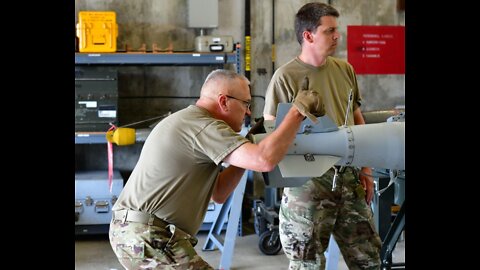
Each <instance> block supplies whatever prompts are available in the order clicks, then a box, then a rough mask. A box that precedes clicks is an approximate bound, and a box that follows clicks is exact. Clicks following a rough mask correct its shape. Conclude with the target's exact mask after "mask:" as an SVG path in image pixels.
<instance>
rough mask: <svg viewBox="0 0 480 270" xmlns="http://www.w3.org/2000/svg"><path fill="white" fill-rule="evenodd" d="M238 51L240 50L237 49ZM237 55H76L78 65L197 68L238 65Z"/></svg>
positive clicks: (233, 53)
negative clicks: (196, 66)
mask: <svg viewBox="0 0 480 270" xmlns="http://www.w3.org/2000/svg"><path fill="white" fill-rule="evenodd" d="M237 50H238V49H237ZM237 58H238V56H237V53H235V52H232V53H75V64H76V65H165V66H195V65H201V66H205V65H224V64H236V63H237Z"/></svg>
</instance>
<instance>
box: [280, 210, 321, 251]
mask: <svg viewBox="0 0 480 270" xmlns="http://www.w3.org/2000/svg"><path fill="white" fill-rule="evenodd" d="M280 213H281V214H280V226H279V231H280V241H281V243H282V247H283V251H284V253H285V255H286V256H287V258H289V259H290V260H298V259H300V260H315V254H316V246H315V241H314V240H313V228H314V225H313V222H312V221H311V220H308V219H306V218H304V217H302V216H292V213H290V214H289V215H288V216H286V215H284V214H282V211H280Z"/></svg>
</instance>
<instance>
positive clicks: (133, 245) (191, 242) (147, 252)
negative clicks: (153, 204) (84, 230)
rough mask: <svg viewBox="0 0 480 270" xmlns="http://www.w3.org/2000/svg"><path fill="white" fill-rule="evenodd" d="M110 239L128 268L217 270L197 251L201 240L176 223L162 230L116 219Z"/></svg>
mask: <svg viewBox="0 0 480 270" xmlns="http://www.w3.org/2000/svg"><path fill="white" fill-rule="evenodd" d="M109 237H110V244H111V246H112V249H113V251H114V252H115V255H117V257H118V260H119V261H120V263H121V264H122V265H123V267H125V269H129V270H130V269H143V270H154V269H155V270H156V269H168V270H173V269H175V270H184V269H185V270H187V269H188V270H197V269H202V270H203V269H209V270H213V267H211V266H210V265H209V264H208V263H207V262H206V261H204V260H203V259H202V258H201V257H200V256H199V255H198V254H197V252H196V251H195V249H194V246H195V245H196V244H197V241H198V240H197V239H196V238H195V237H192V236H191V235H189V234H188V233H186V232H184V231H182V230H181V229H179V228H178V227H175V225H173V224H169V225H167V226H166V227H165V228H162V227H158V226H153V225H147V224H143V223H136V222H128V221H126V222H125V223H122V221H121V220H113V221H112V222H111V223H110V231H109Z"/></svg>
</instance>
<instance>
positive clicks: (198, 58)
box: [75, 43, 241, 144]
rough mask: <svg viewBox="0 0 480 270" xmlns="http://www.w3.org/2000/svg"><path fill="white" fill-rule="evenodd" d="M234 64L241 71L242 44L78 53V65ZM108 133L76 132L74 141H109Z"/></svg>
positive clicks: (76, 63) (76, 142) (83, 142)
mask: <svg viewBox="0 0 480 270" xmlns="http://www.w3.org/2000/svg"><path fill="white" fill-rule="evenodd" d="M225 64H235V65H236V71H237V73H240V71H241V70H240V45H239V44H238V43H237V45H236V46H235V50H234V51H233V52H229V53H224V52H222V53H195V52H190V53H183V52H182V53H151V52H140V53H131V52H129V53H75V65H106V66H122V65H135V66H139V65H145V66H215V65H218V66H223V65H225ZM105 134H106V133H105V132H75V144H98V143H107V140H106V138H105Z"/></svg>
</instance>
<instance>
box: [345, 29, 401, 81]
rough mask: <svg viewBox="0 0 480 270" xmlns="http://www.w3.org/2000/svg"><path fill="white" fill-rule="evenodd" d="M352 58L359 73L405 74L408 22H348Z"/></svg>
mask: <svg viewBox="0 0 480 270" xmlns="http://www.w3.org/2000/svg"><path fill="white" fill-rule="evenodd" d="M347 51H348V62H349V63H350V64H352V66H353V67H354V68H355V72H356V73H357V74H405V26H364V25H362V26H357V25H349V26H347Z"/></svg>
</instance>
